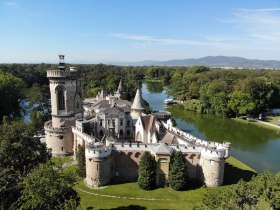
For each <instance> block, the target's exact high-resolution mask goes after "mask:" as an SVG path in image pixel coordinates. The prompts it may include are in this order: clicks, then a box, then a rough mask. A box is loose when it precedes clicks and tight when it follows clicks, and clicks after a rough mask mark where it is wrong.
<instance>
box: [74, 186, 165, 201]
mask: <svg viewBox="0 0 280 210" xmlns="http://www.w3.org/2000/svg"><path fill="white" fill-rule="evenodd" d="M77 189H78V190H80V191H82V192H84V193H87V194H90V195H95V196H101V197H107V198H118V199H128V200H142V201H162V200H169V199H160V198H134V197H126V196H116V195H104V194H97V193H93V192H88V191H85V190H82V189H81V188H79V187H77Z"/></svg>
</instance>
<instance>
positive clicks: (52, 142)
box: [45, 129, 73, 156]
mask: <svg viewBox="0 0 280 210" xmlns="http://www.w3.org/2000/svg"><path fill="white" fill-rule="evenodd" d="M45 132H46V145H47V148H51V149H52V155H53V156H60V155H62V156H63V155H71V154H72V153H73V150H72V148H73V133H72V131H71V129H69V130H68V131H65V132H58V131H49V130H45Z"/></svg>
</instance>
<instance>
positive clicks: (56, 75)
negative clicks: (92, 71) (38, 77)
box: [47, 70, 80, 78]
mask: <svg viewBox="0 0 280 210" xmlns="http://www.w3.org/2000/svg"><path fill="white" fill-rule="evenodd" d="M78 76H80V73H79V72H78V71H76V70H75V71H73V70H71V71H62V70H47V77H48V78H59V77H63V78H66V77H78Z"/></svg>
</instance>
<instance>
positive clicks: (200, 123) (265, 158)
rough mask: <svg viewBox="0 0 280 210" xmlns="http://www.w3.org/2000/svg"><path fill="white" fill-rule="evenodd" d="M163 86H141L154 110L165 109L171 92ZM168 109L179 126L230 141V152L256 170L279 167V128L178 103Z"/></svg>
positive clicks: (277, 168) (154, 84) (205, 135)
mask: <svg viewBox="0 0 280 210" xmlns="http://www.w3.org/2000/svg"><path fill="white" fill-rule="evenodd" d="M163 88H164V86H163V84H162V83H159V82H146V83H144V84H143V86H142V94H143V98H144V99H145V100H146V101H148V102H149V104H150V106H151V108H152V109H153V110H164V109H165V108H164V103H163V100H164V99H167V98H170V96H168V95H167V94H166V92H165V90H164V89H163ZM167 110H168V111H170V112H171V114H172V117H173V118H174V119H175V120H176V123H177V127H179V128H180V129H182V130H184V131H186V132H189V133H191V134H193V135H194V136H196V137H199V138H202V139H206V140H209V141H217V142H223V141H229V142H231V143H232V148H231V155H232V156H234V157H236V158H237V159H239V160H240V161H242V162H244V163H245V164H247V165H249V166H250V167H252V168H253V169H255V170H256V171H258V172H262V171H264V170H266V169H268V170H270V171H272V172H277V171H280V129H279V131H273V130H268V129H265V128H262V127H257V126H256V125H250V124H243V123H239V122H236V121H234V120H231V119H223V118H220V117H217V116H214V115H208V114H207V115H202V114H198V113H196V112H191V111H185V110H184V109H183V108H182V106H178V105H172V106H169V107H168V108H167Z"/></svg>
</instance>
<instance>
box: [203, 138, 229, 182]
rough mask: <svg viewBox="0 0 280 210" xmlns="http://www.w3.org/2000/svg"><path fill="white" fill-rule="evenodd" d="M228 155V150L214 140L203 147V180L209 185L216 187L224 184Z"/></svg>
mask: <svg viewBox="0 0 280 210" xmlns="http://www.w3.org/2000/svg"><path fill="white" fill-rule="evenodd" d="M229 146H230V144H229ZM228 149H229V147H228ZM227 156H228V150H226V149H225V148H223V147H220V144H219V145H218V146H216V143H214V142H208V145H207V146H205V147H204V148H202V149H201V158H200V165H201V169H202V180H203V181H204V183H205V185H206V186H207V187H216V186H220V185H222V184H223V178H224V165H225V158H227Z"/></svg>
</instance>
